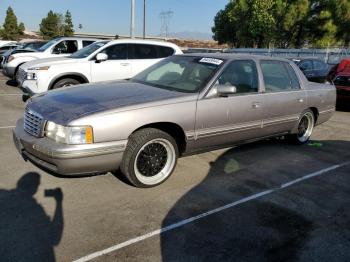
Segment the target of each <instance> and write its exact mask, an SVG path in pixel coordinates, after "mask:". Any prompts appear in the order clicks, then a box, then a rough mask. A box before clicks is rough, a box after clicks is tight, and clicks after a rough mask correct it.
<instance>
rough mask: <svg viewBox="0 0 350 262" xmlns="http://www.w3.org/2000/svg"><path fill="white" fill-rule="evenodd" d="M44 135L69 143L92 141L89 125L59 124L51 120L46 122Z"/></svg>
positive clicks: (76, 143) (90, 142) (89, 142)
mask: <svg viewBox="0 0 350 262" xmlns="http://www.w3.org/2000/svg"><path fill="white" fill-rule="evenodd" d="M45 136H46V137H48V138H51V139H53V140H55V141H56V142H58V143H64V144H71V145H78V144H92V143H93V142H94V141H93V140H94V139H93V132H92V127H91V126H61V125H58V124H55V123H54V122H51V121H48V122H47V123H46V126H45Z"/></svg>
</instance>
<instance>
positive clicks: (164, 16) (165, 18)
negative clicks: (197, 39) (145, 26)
mask: <svg viewBox="0 0 350 262" xmlns="http://www.w3.org/2000/svg"><path fill="white" fill-rule="evenodd" d="M173 14H174V12H173V11H171V10H170V9H169V10H168V11H162V12H160V13H159V18H160V35H161V36H165V37H168V36H169V31H170V30H169V28H170V18H172V16H173Z"/></svg>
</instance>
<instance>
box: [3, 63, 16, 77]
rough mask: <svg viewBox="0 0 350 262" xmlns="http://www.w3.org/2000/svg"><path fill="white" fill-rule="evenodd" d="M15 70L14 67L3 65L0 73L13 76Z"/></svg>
mask: <svg viewBox="0 0 350 262" xmlns="http://www.w3.org/2000/svg"><path fill="white" fill-rule="evenodd" d="M15 70H16V68H15V67H9V66H5V67H4V68H3V69H2V74H3V75H4V76H7V77H9V78H13V76H14V75H15Z"/></svg>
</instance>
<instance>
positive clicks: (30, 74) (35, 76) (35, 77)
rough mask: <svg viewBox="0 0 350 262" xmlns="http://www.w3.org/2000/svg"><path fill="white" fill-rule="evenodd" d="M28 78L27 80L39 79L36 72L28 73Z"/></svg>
mask: <svg viewBox="0 0 350 262" xmlns="http://www.w3.org/2000/svg"><path fill="white" fill-rule="evenodd" d="M26 79H27V80H37V79H38V77H37V75H36V74H35V73H27V76H26Z"/></svg>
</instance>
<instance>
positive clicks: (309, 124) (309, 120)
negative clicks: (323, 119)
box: [289, 110, 315, 145]
mask: <svg viewBox="0 0 350 262" xmlns="http://www.w3.org/2000/svg"><path fill="white" fill-rule="evenodd" d="M314 125H315V116H314V113H313V112H312V111H311V110H306V111H304V112H303V114H302V115H301V117H300V118H299V123H298V127H297V132H296V134H292V135H290V136H289V138H290V140H291V141H292V142H293V143H295V144H299V145H302V144H305V143H306V142H308V141H309V139H310V137H311V134H312V131H313V129H314Z"/></svg>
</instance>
